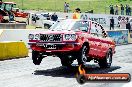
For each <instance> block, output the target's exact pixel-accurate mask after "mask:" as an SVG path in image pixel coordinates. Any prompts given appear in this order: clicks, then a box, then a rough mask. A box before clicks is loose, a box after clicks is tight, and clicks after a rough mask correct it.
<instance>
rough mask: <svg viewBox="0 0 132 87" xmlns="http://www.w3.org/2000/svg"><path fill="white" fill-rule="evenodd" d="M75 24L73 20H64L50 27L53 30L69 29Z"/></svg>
mask: <svg viewBox="0 0 132 87" xmlns="http://www.w3.org/2000/svg"><path fill="white" fill-rule="evenodd" d="M74 24H75V21H72V20H62V21H60V22H57V23H55V24H54V25H53V26H52V27H51V28H50V29H51V30H69V29H71V27H72V26H73V25H74Z"/></svg>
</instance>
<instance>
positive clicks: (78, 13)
mask: <svg viewBox="0 0 132 87" xmlns="http://www.w3.org/2000/svg"><path fill="white" fill-rule="evenodd" d="M80 12H81V10H80V8H77V9H75V12H74V13H73V17H72V18H73V19H80Z"/></svg>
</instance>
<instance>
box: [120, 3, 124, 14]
mask: <svg viewBox="0 0 132 87" xmlns="http://www.w3.org/2000/svg"><path fill="white" fill-rule="evenodd" d="M121 15H124V6H123V5H122V4H121Z"/></svg>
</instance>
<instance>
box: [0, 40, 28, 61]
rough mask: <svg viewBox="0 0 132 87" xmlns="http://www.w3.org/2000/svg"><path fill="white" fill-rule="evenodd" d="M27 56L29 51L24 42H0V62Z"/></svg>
mask: <svg viewBox="0 0 132 87" xmlns="http://www.w3.org/2000/svg"><path fill="white" fill-rule="evenodd" d="M26 56H28V49H27V47H26V45H25V43H24V42H0V60H5V59H12V58H22V57H26Z"/></svg>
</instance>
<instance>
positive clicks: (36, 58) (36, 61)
mask: <svg viewBox="0 0 132 87" xmlns="http://www.w3.org/2000/svg"><path fill="white" fill-rule="evenodd" d="M42 59H43V58H42V56H41V55H40V54H39V52H38V51H32V60H33V63H34V64H35V65H40V63H41V61H42Z"/></svg>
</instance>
